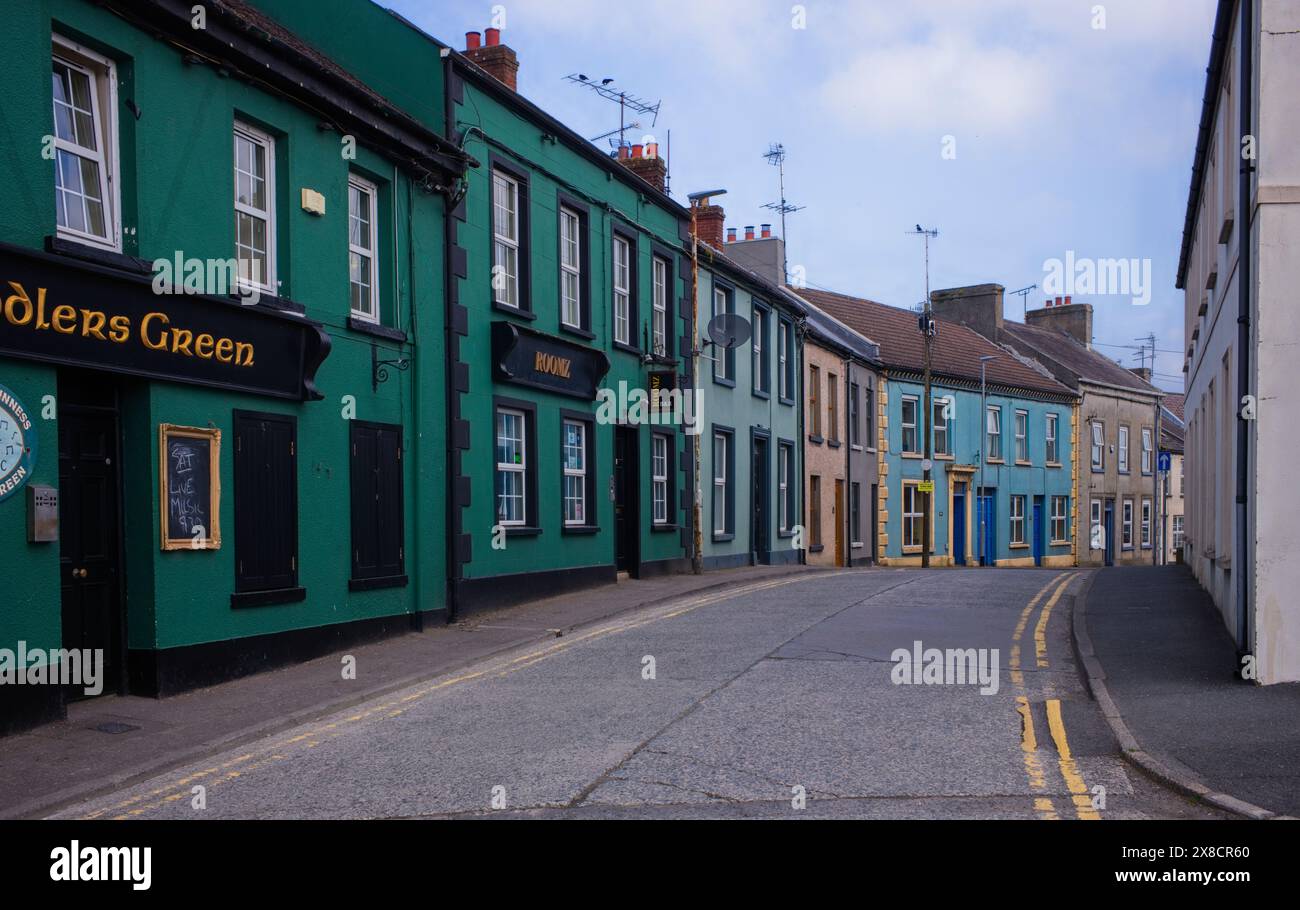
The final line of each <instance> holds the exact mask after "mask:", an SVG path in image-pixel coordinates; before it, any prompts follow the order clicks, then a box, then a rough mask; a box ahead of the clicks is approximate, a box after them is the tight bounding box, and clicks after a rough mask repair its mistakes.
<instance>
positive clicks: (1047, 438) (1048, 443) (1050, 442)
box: [1043, 414, 1060, 540]
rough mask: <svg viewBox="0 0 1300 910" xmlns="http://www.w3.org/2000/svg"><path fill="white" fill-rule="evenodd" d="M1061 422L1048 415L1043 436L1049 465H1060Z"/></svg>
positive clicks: (1056, 417)
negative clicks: (1058, 444) (1057, 432)
mask: <svg viewBox="0 0 1300 910" xmlns="http://www.w3.org/2000/svg"><path fill="white" fill-rule="evenodd" d="M1059 421H1060V418H1059V417H1058V416H1057V415H1056V414H1048V415H1047V430H1046V432H1045V433H1044V435H1043V445H1044V449H1045V450H1046V453H1047V455H1046V457H1047V463H1048V464H1060V455H1059V453H1058V452H1057V450H1056V427H1057V424H1058V423H1059ZM1057 539H1058V540H1059V539H1060V538H1057Z"/></svg>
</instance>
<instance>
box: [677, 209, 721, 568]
mask: <svg viewBox="0 0 1300 910" xmlns="http://www.w3.org/2000/svg"><path fill="white" fill-rule="evenodd" d="M725 192H726V190H709V191H707V192H704V193H691V194H690V195H688V196H687V197H686V198H687V199H688V200H689V201H690V203H691V382H693V383H694V384H695V389H694V390H692V391H696V390H698V389H699V387H700V227H699V221H698V219H697V215H698V213H699V210H700V206H702V205H708V204H709V197H710V196H721V195H722V194H723V193H725ZM696 420H697V421H698V420H699V415H698V414H697V415H696ZM695 430H696V432H695V442H694V444H693V446H692V448H693V452H694V456H693V458H692V464H691V474H692V475H693V476H692V481H693V486H694V487H695V503H694V504H693V506H692V508H691V525H692V535H691V572H692V573H693V574H695V575H702V574H704V529H703V525H702V522H703V517H704V507H703V504H702V497H703V495H704V492H703V490H702V489H701V488H700V427H699V426H698V425H697V426H696V427H695Z"/></svg>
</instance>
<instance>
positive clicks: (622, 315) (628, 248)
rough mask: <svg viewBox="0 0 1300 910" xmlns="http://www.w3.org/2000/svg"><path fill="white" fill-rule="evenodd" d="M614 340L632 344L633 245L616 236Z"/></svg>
mask: <svg viewBox="0 0 1300 910" xmlns="http://www.w3.org/2000/svg"><path fill="white" fill-rule="evenodd" d="M614 340H615V341H617V342H618V343H619V344H626V345H629V346H630V345H631V344H632V245H631V244H630V243H628V241H627V239H626V238H623V237H615V238H614Z"/></svg>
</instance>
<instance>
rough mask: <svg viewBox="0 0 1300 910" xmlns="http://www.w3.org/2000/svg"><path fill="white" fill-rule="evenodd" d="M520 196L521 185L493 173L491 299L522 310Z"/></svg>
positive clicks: (500, 173)
mask: <svg viewBox="0 0 1300 910" xmlns="http://www.w3.org/2000/svg"><path fill="white" fill-rule="evenodd" d="M522 201H523V193H522V187H521V185H520V182H519V181H518V180H517V179H516V178H514V177H513V176H511V175H509V174H506V173H504V172H503V171H501V170H499V169H498V170H493V171H492V299H493V300H495V301H496V302H497V304H499V305H500V306H504V307H510V308H511V309H516V310H520V309H525V306H524V302H523V296H522V294H521V282H520V276H521V275H522V271H521V266H522V249H523V217H522V216H523V212H522V209H521V203H522Z"/></svg>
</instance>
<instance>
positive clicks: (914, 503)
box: [903, 481, 925, 549]
mask: <svg viewBox="0 0 1300 910" xmlns="http://www.w3.org/2000/svg"><path fill="white" fill-rule="evenodd" d="M924 518H925V517H924V515H923V514H922V512H921V494H920V493H918V492H917V489H916V482H915V481H912V482H910V483H908V482H904V484H903V548H904V549H906V548H908V547H920V546H921V522H922V521H924Z"/></svg>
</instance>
